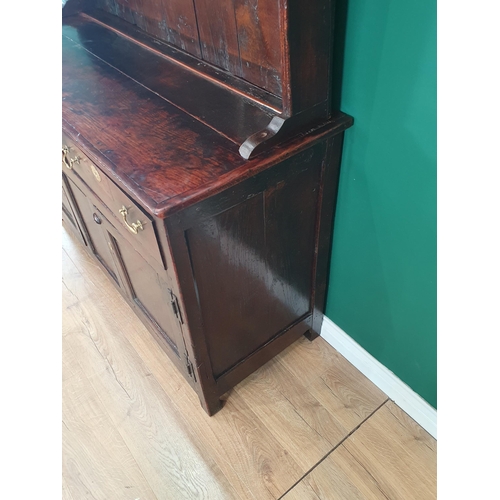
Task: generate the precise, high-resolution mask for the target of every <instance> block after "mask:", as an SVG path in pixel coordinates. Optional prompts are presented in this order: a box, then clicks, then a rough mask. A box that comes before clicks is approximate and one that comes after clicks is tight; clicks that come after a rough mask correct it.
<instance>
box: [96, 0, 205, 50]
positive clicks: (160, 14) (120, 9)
mask: <svg viewBox="0 0 500 500" xmlns="http://www.w3.org/2000/svg"><path fill="white" fill-rule="evenodd" d="M94 5H95V7H96V8H99V9H102V10H103V11H105V12H107V13H109V14H112V15H115V16H117V17H119V18H121V19H123V20H125V21H127V22H129V23H131V24H134V25H136V26H138V27H139V28H141V29H142V30H144V31H145V32H146V33H149V34H150V35H152V36H154V37H157V38H159V39H160V40H164V41H166V42H169V43H171V44H172V45H175V46H176V47H179V48H180V49H182V50H185V51H186V52H189V53H190V54H193V55H195V56H198V57H199V56H201V51H200V43H199V40H198V29H197V24H196V14H195V11H194V6H193V2H192V1H185V0H168V1H166V0H140V1H139V0H96V2H95V4H94Z"/></svg>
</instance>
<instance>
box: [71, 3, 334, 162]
mask: <svg viewBox="0 0 500 500" xmlns="http://www.w3.org/2000/svg"><path fill="white" fill-rule="evenodd" d="M76 5H78V6H79V8H76V7H75V6H76ZM66 9H67V10H68V12H69V11H71V12H73V13H75V12H78V11H81V15H78V16H74V17H73V18H71V17H70V16H65V20H64V23H65V25H66V27H69V26H71V27H72V28H74V29H73V30H68V29H67V30H66V33H65V35H66V36H68V37H69V38H70V39H71V40H73V42H75V43H81V44H82V45H83V46H84V47H85V48H86V49H87V50H89V51H90V52H92V53H95V54H96V55H98V57H99V58H100V59H102V60H103V61H105V62H107V63H109V64H111V65H112V66H113V67H115V68H117V69H119V70H120V71H122V72H124V73H125V74H127V75H130V76H132V77H133V78H134V79H135V80H137V81H138V82H140V83H141V84H143V85H145V86H146V87H148V88H150V89H152V90H154V92H155V93H157V94H158V95H159V96H161V97H166V98H167V100H172V90H174V89H175V92H174V94H175V93H177V94H178V96H177V98H175V97H174V100H175V99H178V101H179V105H180V106H181V107H182V109H184V110H186V111H187V112H188V113H189V114H190V115H192V116H194V117H195V118H196V119H197V120H200V121H201V122H203V123H205V124H207V125H208V126H209V127H211V128H213V129H214V130H216V131H217V132H218V133H220V134H221V135H222V136H224V137H226V138H228V139H229V140H231V141H236V142H237V145H238V146H239V148H238V151H239V153H240V155H241V156H242V157H243V158H245V159H248V158H253V157H255V156H258V155H260V154H262V153H264V152H269V151H271V150H272V149H274V148H275V146H276V145H277V144H281V143H284V142H286V141H288V140H290V139H292V138H294V137H297V136H301V135H303V134H304V132H309V131H311V130H312V129H313V128H317V127H322V126H325V125H327V124H328V123H330V122H332V121H334V120H335V117H336V116H337V115H338V113H339V110H338V99H336V98H335V95H334V94H338V90H339V89H338V88H337V86H334V85H332V83H333V82H332V79H333V75H334V74H335V75H336V76H337V80H338V82H337V83H339V82H340V78H338V72H337V70H336V68H337V66H338V65H337V64H336V62H335V61H334V58H335V59H341V54H339V53H338V47H341V46H342V40H339V39H338V38H339V37H340V38H341V37H342V34H343V30H342V29H340V30H338V29H335V30H334V29H333V28H334V25H335V19H336V17H335V9H334V5H333V2H332V1H331V0H310V1H309V2H307V3H305V2H302V1H301V0H259V1H256V0H217V1H210V2H209V1H207V0H193V1H192V2H191V1H190V2H182V1H174V2H170V1H169V2H165V1H164V0H134V1H124V0H88V1H87V2H83V3H81V4H80V3H78V2H76V0H70V2H69V4H68V5H67V6H66ZM337 32H338V33H339V36H337ZM334 35H335V39H334ZM332 47H335V51H333V50H332ZM173 51H174V52H175V51H177V54H176V55H174V53H173ZM190 58H191V59H192V61H191V62H187V61H189V59H190ZM195 61H198V63H196V62H195ZM172 62H174V63H177V66H178V67H177V69H175V67H174V66H175V64H174V65H172V64H171V63H172ZM186 62H187V63H186ZM181 67H182V69H181ZM172 80H173V81H174V82H176V83H177V85H175V84H174V85H173V84H172ZM169 81H170V83H167V82H169ZM179 83H181V85H179ZM212 84H214V85H212ZM333 89H335V91H334V92H333V91H332V90H333ZM201 90H203V92H201V93H200V91H201ZM214 97H215V99H214ZM174 104H176V105H177V102H175V103H174Z"/></svg>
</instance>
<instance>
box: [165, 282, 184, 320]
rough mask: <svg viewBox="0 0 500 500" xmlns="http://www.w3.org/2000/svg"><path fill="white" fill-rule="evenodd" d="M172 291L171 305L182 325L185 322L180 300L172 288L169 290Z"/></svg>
mask: <svg viewBox="0 0 500 500" xmlns="http://www.w3.org/2000/svg"><path fill="white" fill-rule="evenodd" d="M168 291H169V292H170V305H171V306H172V311H173V312H174V314H175V317H176V318H177V319H178V320H179V323H180V324H181V325H183V324H184V321H183V319H182V314H181V308H180V306H179V301H178V300H177V297H176V296H175V294H174V292H172V290H170V288H169V290H168Z"/></svg>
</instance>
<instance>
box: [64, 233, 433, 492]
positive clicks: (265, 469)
mask: <svg viewBox="0 0 500 500" xmlns="http://www.w3.org/2000/svg"><path fill="white" fill-rule="evenodd" d="M386 407H387V408H386ZM386 410H387V411H386ZM372 420H373V422H372ZM360 424H361V426H360ZM358 426H360V427H359V428H358ZM353 431H354V432H353ZM352 432H353V434H351V435H350V436H349V434H350V433H352ZM63 434H64V449H63V498H65V499H72V500H76V499H79V498H86V497H90V498H95V499H96V500H97V499H103V500H104V499H105V500H114V499H117V500H118V499H120V500H122V499H123V498H132V499H136V498H141V500H155V499H165V498H172V499H176V500H177V499H184V498H185V499H188V500H192V499H193V498H206V499H228V500H235V499H241V500H246V499H249V500H257V499H258V500H266V499H269V500H271V499H278V498H281V497H282V495H284V494H285V493H286V492H287V491H289V490H291V491H290V492H289V493H288V495H292V493H293V494H296V493H297V492H298V489H299V488H300V487H302V488H303V491H304V492H306V493H307V494H308V495H310V496H305V494H304V495H302V496H295V497H293V496H291V497H290V498H300V499H301V500H302V499H307V498H314V500H317V497H316V496H312V495H316V493H314V491H318V492H319V491H320V490H319V489H317V488H318V486H315V488H316V489H315V490H313V491H312V493H311V488H310V485H311V484H314V485H319V487H321V491H322V492H323V493H322V495H323V496H320V497H318V498H320V499H322V500H327V499H330V498H337V496H336V495H339V498H349V499H350V498H358V497H356V496H351V497H349V496H344V497H343V496H340V495H341V493H340V492H342V491H344V489H345V488H346V487H348V488H349V490H348V491H355V489H357V490H359V491H361V492H370V491H371V490H372V489H373V488H374V487H375V486H374V485H376V483H375V481H379V484H380V485H381V486H382V487H383V488H384V489H383V491H384V492H386V495H387V496H386V497H381V498H390V499H394V500H396V499H398V500H399V499H402V498H419V499H421V500H427V499H431V498H435V497H434V496H432V490H431V489H429V486H430V485H432V482H433V479H432V478H433V474H435V469H434V472H433V467H434V465H433V464H434V463H435V462H434V461H435V441H434V440H432V438H430V437H429V436H428V435H427V434H426V433H425V431H423V430H422V429H421V428H420V427H418V426H417V425H416V424H415V423H414V422H413V421H411V419H409V417H408V416H406V414H404V413H403V412H401V410H398V409H397V408H395V407H394V406H393V405H392V404H390V402H387V397H386V396H385V395H384V394H383V393H382V392H380V391H379V390H378V389H377V388H376V387H375V386H374V385H373V384H372V383H371V382H369V381H368V380H367V379H366V378H365V377H364V376H363V375H362V374H361V373H359V372H358V371H357V370H356V369H355V368H354V367H353V366H352V365H350V364H349V363H348V362H347V361H346V360H345V359H344V358H342V357H341V356H340V355H339V354H338V353H337V352H336V351H335V350H334V349H333V348H331V347H330V346H329V345H328V344H326V342H324V341H323V340H322V339H321V338H319V339H317V340H316V341H314V342H312V343H311V342H309V341H307V340H305V339H303V340H300V341H299V342H297V343H295V344H294V345H292V346H290V347H289V348H288V349H287V350H285V351H284V352H283V353H281V354H280V355H278V356H277V357H275V358H274V359H273V360H272V361H271V362H269V363H268V364H266V365H265V366H263V367H262V368H261V369H260V370H258V371H257V372H255V373H254V374H253V375H251V376H250V377H249V378H248V379H246V380H245V381H243V382H242V383H240V384H239V385H238V386H237V387H236V388H234V389H233V390H232V391H231V393H230V394H228V396H227V402H226V405H225V408H224V411H222V412H219V413H217V415H215V416H213V417H208V416H207V415H206V414H205V412H204V411H203V410H202V409H201V408H200V406H199V403H198V400H197V397H196V395H195V394H194V393H193V392H192V391H190V390H189V386H188V383H187V382H186V380H185V379H184V378H183V377H182V376H181V375H180V374H179V372H178V370H177V369H176V368H175V366H174V365H173V364H171V363H170V362H169V361H167V362H165V355H164V353H163V351H162V350H161V348H160V347H159V344H157V343H156V342H155V341H154V339H153V338H152V337H151V336H150V335H149V333H148V332H147V330H146V329H145V328H144V326H143V324H142V323H141V322H140V321H139V319H138V318H137V317H136V316H135V315H134V314H133V312H132V311H131V310H130V308H129V307H128V305H127V304H126V302H125V301H124V299H123V298H122V296H121V295H120V294H119V293H118V291H117V290H116V289H115V288H114V287H113V286H112V285H111V282H110V281H109V279H108V278H107V277H106V276H105V275H104V272H103V271H102V270H101V269H100V268H99V267H96V266H95V264H94V262H93V260H92V259H91V258H90V257H89V256H88V254H87V253H86V252H85V251H84V250H83V247H82V246H81V245H80V243H79V242H78V240H77V239H76V238H75V237H74V236H72V233H67V232H66V231H65V230H63ZM348 436H349V437H348ZM358 436H359V437H358ZM346 438H347V440H345V439H346ZM343 440H345V441H343ZM342 441H343V443H342V444H341V445H340V446H339V443H341V442H342ZM428 446H430V448H428V451H426V447H428ZM348 447H349V453H352V454H353V456H355V457H356V458H357V459H358V460H359V461H360V464H361V465H359V464H358V463H357V462H356V461H354V460H353V459H352V458H349V456H346V455H345V453H344V454H343V455H342V456H338V458H337V455H336V453H337V451H339V452H340V450H341V449H343V448H345V449H347V448H348ZM332 450H334V451H333V452H332ZM325 457H326V458H325ZM346 460H347V462H346ZM375 462H376V463H375ZM378 462H380V463H378ZM323 464H328V466H329V467H330V468H329V469H328V471H332V470H333V473H330V472H328V474H327V475H325V474H323V468H322V467H324V466H323ZM331 464H333V465H331ZM346 464H347V465H346ZM310 469H313V471H312V473H311V474H308V473H309V471H310ZM315 471H319V472H318V473H317V474H316V475H315V476H314V480H315V482H314V483H313V482H312V480H311V479H310V476H313V475H314V474H315ZM363 471H364V472H363ZM366 471H368V472H369V473H368V472H366ZM370 474H373V478H375V479H373V478H372V477H371V476H370ZM425 475H428V478H427V479H425V478H423V476H425ZM308 478H309V479H308ZM417 479H418V480H420V481H421V484H420V485H419V484H417V483H416V482H415V481H416V480H417ZM349 484H352V486H346V485H349ZM412 487H415V489H414V490H413V491H414V493H412V490H411V488H412ZM406 494H407V496H405V495H406ZM416 494H418V495H419V496H418V497H417V496H416ZM366 495H368V493H366ZM398 495H399V496H398ZM401 495H402V496H401ZM285 498H288V497H287V496H285ZM360 498H372V497H370V496H365V497H363V496H361V497H360ZM373 498H379V497H377V496H374V497H373Z"/></svg>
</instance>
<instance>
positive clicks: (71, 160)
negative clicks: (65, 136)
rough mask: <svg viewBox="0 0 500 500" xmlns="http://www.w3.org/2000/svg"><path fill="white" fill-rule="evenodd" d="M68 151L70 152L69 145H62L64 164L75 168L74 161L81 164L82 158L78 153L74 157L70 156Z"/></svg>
mask: <svg viewBox="0 0 500 500" xmlns="http://www.w3.org/2000/svg"><path fill="white" fill-rule="evenodd" d="M68 153H69V147H68V146H66V145H64V146H63V147H62V161H63V163H64V166H65V167H66V168H68V169H69V170H71V169H72V168H73V163H78V164H80V160H81V158H80V157H79V156H78V155H76V156H75V157H74V158H68Z"/></svg>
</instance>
